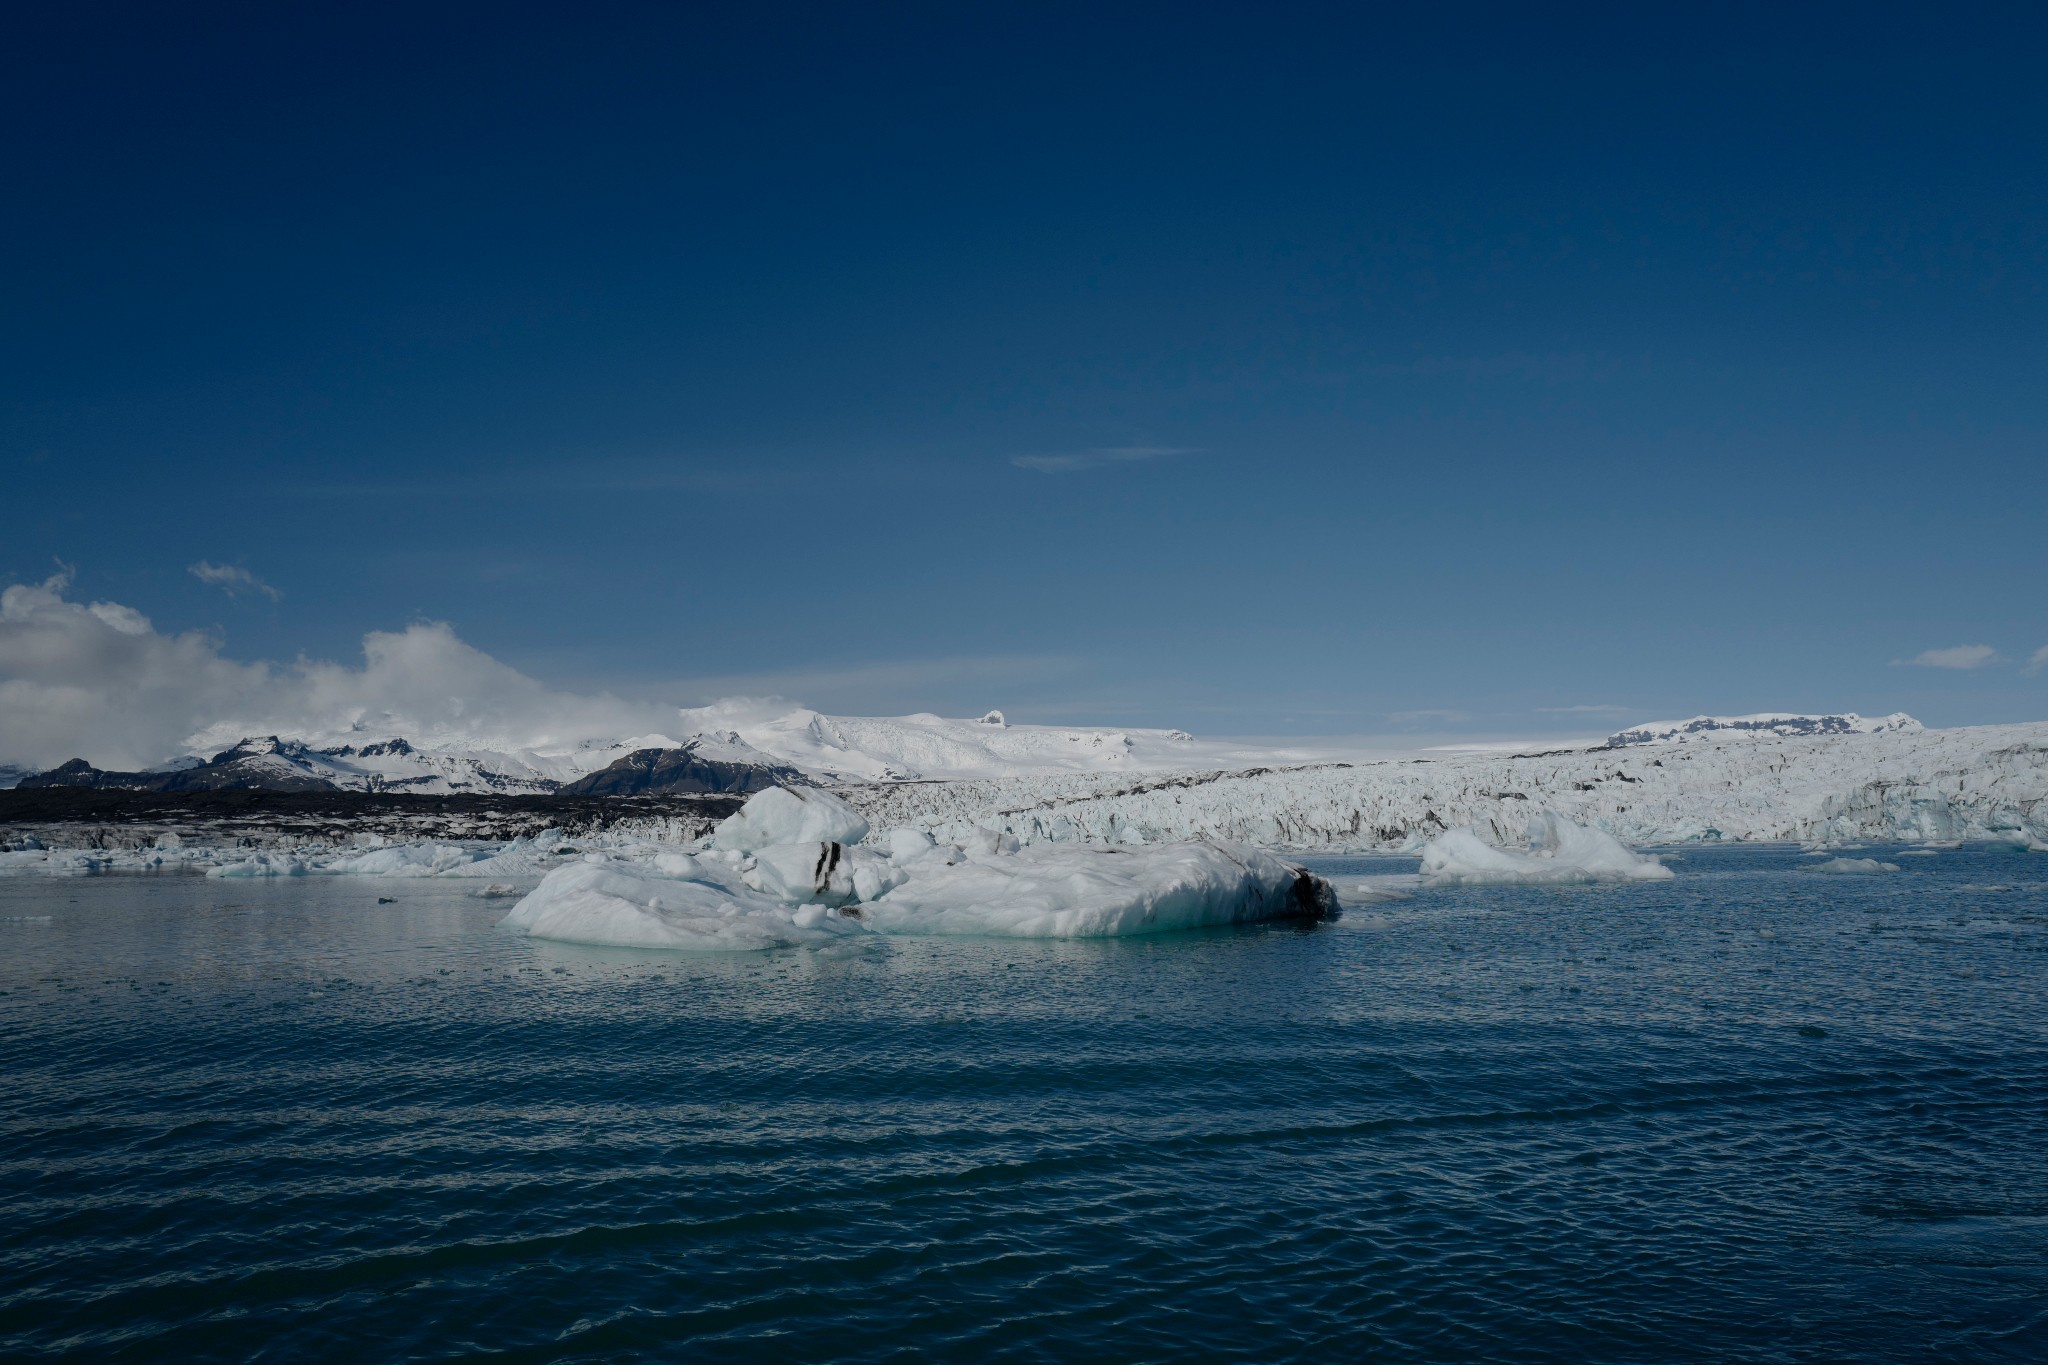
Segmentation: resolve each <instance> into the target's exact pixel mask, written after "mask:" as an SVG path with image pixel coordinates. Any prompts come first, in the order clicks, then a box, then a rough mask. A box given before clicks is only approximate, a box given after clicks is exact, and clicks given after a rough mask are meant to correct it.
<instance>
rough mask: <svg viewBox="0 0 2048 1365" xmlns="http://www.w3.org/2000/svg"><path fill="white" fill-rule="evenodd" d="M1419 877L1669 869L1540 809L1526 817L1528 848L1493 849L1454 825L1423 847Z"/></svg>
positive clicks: (1654, 873)
mask: <svg viewBox="0 0 2048 1365" xmlns="http://www.w3.org/2000/svg"><path fill="white" fill-rule="evenodd" d="M1421 875H1422V882H1423V884H1424V885H1425V886H1486V885H1510V884H1516V883H1561V882H1650V881H1664V880H1667V879H1668V878H1670V877H1671V876H1672V872H1671V869H1670V868H1668V867H1666V866H1664V864H1662V863H1660V862H1658V861H1657V860H1656V859H1654V858H1644V857H1641V856H1639V855H1638V854H1636V853H1635V852H1633V851H1632V850H1631V849H1629V848H1628V847H1627V846H1626V845H1624V844H1623V843H1622V842H1621V841H1620V840H1619V839H1616V838H1615V837H1614V836H1613V835H1611V834H1609V833H1607V832H1606V831H1604V830H1597V829H1588V828H1587V827H1586V826H1584V825H1577V824H1573V823H1572V822H1571V821H1569V820H1567V819H1565V818H1564V817H1563V816H1561V815H1559V814H1558V813H1557V812H1555V811H1547V810H1546V811H1537V812H1536V813H1535V814H1533V815H1531V816H1530V817H1529V851H1528V852H1526V853H1524V852H1521V851H1520V850H1517V849H1509V848H1496V847H1494V846H1493V845H1492V844H1489V843H1487V842H1486V841H1485V840H1484V839H1481V838H1480V837H1479V835H1478V833H1477V832H1475V831H1474V830H1473V829H1472V827H1471V826H1469V825H1466V826H1460V827H1459V828H1457V829H1453V830H1446V831H1445V832H1444V833H1442V834H1440V835H1438V836H1437V837H1436V838H1434V839H1432V840H1430V841H1429V843H1427V844H1426V845H1424V846H1423V849H1422V872H1421Z"/></svg>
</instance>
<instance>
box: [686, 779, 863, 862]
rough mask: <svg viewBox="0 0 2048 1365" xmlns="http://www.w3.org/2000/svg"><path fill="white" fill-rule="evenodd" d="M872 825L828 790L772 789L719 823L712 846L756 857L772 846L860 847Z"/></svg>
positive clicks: (757, 796) (749, 799)
mask: <svg viewBox="0 0 2048 1365" xmlns="http://www.w3.org/2000/svg"><path fill="white" fill-rule="evenodd" d="M867 833H868V822H867V820H866V819H865V818H864V817H863V816H862V815H861V813H860V812H859V811H857V810H855V809H854V808H853V807H852V806H849V805H847V804H846V803H845V802H844V801H841V800H840V799H839V798H838V797H836V796H833V795H832V794H831V793H829V792H821V791H818V790H816V789H815V788H804V787H770V788H769V789H768V790H767V791H764V792H760V793H757V794H756V795H754V796H751V797H749V798H747V804H746V805H744V806H742V807H741V808H740V809H739V810H738V811H737V812H736V813H734V814H732V815H729V816H727V817H726V818H725V819H724V820H722V821H720V822H719V826H718V830H717V832H716V833H715V834H713V835H712V836H711V846H712V847H713V848H722V849H731V850H733V851H734V852H737V853H752V852H753V851H754V850H756V849H761V848H767V847H769V846H770V845H771V844H802V843H836V844H857V843H859V842H860V841H861V840H862V839H865V838H866V837H867Z"/></svg>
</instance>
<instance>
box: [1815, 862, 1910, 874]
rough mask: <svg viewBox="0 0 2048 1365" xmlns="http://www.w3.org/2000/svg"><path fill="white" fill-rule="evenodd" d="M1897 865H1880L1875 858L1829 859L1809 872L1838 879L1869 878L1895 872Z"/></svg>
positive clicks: (1897, 868)
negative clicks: (1827, 874) (1826, 873)
mask: <svg viewBox="0 0 2048 1365" xmlns="http://www.w3.org/2000/svg"><path fill="white" fill-rule="evenodd" d="M1898 870H1899V865H1898V864H1897V863H1881V862H1879V861H1878V860H1877V859H1875V858H1830V859H1828V860H1827V861H1826V862H1824V863H1815V864H1814V865H1813V866H1812V867H1810V868H1808V869H1807V871H1809V872H1829V873H1833V874H1834V875H1835V876H1838V877H1869V876H1874V875H1876V874H1877V873H1879V872H1897V871H1898Z"/></svg>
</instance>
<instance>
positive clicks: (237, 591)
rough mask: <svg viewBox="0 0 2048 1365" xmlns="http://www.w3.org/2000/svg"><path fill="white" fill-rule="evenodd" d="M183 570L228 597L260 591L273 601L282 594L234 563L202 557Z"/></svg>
mask: <svg viewBox="0 0 2048 1365" xmlns="http://www.w3.org/2000/svg"><path fill="white" fill-rule="evenodd" d="M185 572H187V573H189V574H191V575H192V576H193V577H194V578H196V579H198V580H199V581H200V582H201V583H210V584H212V585H213V586H214V587H216V588H219V589H220V590H221V591H222V592H224V593H226V594H227V595H228V596H230V597H240V596H241V595H242V594H243V593H245V592H255V593H261V594H263V595H264V596H265V597H267V598H269V599H270V600H271V601H273V602H275V601H277V600H278V599H279V598H281V597H283V596H284V594H283V593H282V592H280V591H278V590H277V589H276V588H273V587H271V586H270V585H269V584H268V583H265V582H264V581H263V580H262V579H260V578H258V577H257V576H256V575H255V574H252V573H250V572H249V571H248V570H247V569H244V568H241V567H239V566H238V565H234V564H214V563H210V562H209V561H207V560H204V559H202V560H200V561H199V562H198V563H197V564H189V565H187V566H186V568H185Z"/></svg>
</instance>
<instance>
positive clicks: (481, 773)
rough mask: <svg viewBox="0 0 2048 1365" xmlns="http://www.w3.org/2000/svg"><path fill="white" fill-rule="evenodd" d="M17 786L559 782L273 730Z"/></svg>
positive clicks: (480, 787) (513, 761) (519, 787)
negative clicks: (217, 748)
mask: <svg viewBox="0 0 2048 1365" xmlns="http://www.w3.org/2000/svg"><path fill="white" fill-rule="evenodd" d="M18 785H20V786H23V787H115V788H129V789H140V790H145V791H167V792H176V791H222V790H234V789H259V790H264V791H397V792H418V793H422V794H434V795H445V794H448V793H452V792H500V793H506V794H523V793H533V792H549V791H553V790H554V789H555V788H556V787H557V786H558V785H560V784H559V782H558V781H557V780H556V779H555V778H553V777H551V776H548V775H546V774H544V773H541V772H538V771H536V770H535V769H534V768H533V767H532V766H530V765H529V764H527V763H525V762H523V761H522V760H520V759H518V758H516V757H513V756H512V755H509V754H481V753H476V752H471V751H440V752H433V751H425V750H420V749H416V748H414V747H413V746H412V745H411V744H408V743H407V742H406V741H404V740H402V739H393V740H385V741H381V742H377V743H371V744H364V745H361V746H356V745H341V746H339V747H336V748H333V749H314V748H310V747H308V746H307V745H306V744H304V743H302V742H300V741H298V740H290V739H280V738H278V737H277V736H275V735H268V736H264V737H263V738H260V739H245V740H243V741H242V742H241V743H239V744H237V745H235V746H234V747H233V748H230V749H225V750H223V751H221V752H220V753H218V754H215V755H213V756H212V757H211V758H206V759H193V760H187V761H175V762H171V763H166V764H163V765H161V766H160V767H158V768H155V769H152V770H150V771H148V772H139V773H129V772H107V771H102V770H101V769H98V768H95V767H93V766H92V765H90V764H89V763H87V762H86V761H85V760H83V759H73V760H72V761H71V762H69V763H66V764H63V765H62V766H60V767H57V768H53V769H51V770H50V771H48V772H45V773H38V774H34V775H31V776H27V777H23V778H22V779H20V781H19V784H18Z"/></svg>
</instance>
